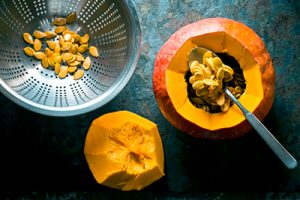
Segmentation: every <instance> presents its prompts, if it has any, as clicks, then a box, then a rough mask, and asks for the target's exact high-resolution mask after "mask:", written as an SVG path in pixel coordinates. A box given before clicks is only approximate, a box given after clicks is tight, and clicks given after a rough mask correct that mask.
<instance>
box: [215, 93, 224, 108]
mask: <svg viewBox="0 0 300 200" xmlns="http://www.w3.org/2000/svg"><path fill="white" fill-rule="evenodd" d="M216 103H217V104H218V105H219V106H222V105H223V104H224V103H225V95H224V93H222V94H221V95H220V96H219V98H218V99H217V100H216Z"/></svg>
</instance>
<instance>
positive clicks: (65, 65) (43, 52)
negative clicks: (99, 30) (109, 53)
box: [23, 13, 99, 80]
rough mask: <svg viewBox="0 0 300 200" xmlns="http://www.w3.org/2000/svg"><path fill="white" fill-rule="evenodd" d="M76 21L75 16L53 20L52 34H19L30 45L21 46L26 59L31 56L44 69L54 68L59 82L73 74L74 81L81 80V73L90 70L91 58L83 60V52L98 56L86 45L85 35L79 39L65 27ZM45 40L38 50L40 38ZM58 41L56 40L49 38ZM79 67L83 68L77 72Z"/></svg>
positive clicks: (94, 49) (40, 42)
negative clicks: (39, 62)
mask: <svg viewBox="0 0 300 200" xmlns="http://www.w3.org/2000/svg"><path fill="white" fill-rule="evenodd" d="M75 19H76V13H70V14H69V15H68V16H67V17H66V18H56V19H55V20H54V21H53V25H54V26H56V28H55V31H54V32H52V31H45V32H42V31H40V30H35V31H34V32H33V36H34V38H35V39H33V37H32V36H31V35H30V34H29V33H24V34H23V39H24V40H25V42H27V43H28V44H30V45H32V46H33V48H32V47H31V46H28V47H25V48H24V52H25V54H26V55H27V56H34V57H35V58H37V59H39V60H41V64H42V66H43V67H44V68H46V69H48V68H54V71H55V73H56V74H57V75H58V77H59V78H61V79H63V78H65V77H66V76H67V75H68V74H71V75H73V79H74V80H78V79H80V78H82V77H83V75H84V70H88V69H89V68H90V67H91V58H90V57H89V56H87V57H84V55H83V54H84V53H85V52H86V51H87V50H89V54H90V55H91V56H93V57H95V58H97V57H99V53H98V50H97V48H96V47H95V46H90V47H89V45H88V42H89V35H88V34H87V33H86V34H84V35H83V36H80V35H79V34H77V33H76V32H74V31H71V30H69V28H68V27H67V24H72V23H73V22H74V21H75ZM44 38H45V39H46V44H47V46H46V47H45V48H44V49H42V41H41V40H42V39H44ZM55 38H58V41H55V40H53V39H55ZM80 68H83V69H80Z"/></svg>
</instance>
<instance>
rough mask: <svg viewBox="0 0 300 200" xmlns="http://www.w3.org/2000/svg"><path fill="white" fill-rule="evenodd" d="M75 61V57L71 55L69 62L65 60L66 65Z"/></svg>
mask: <svg viewBox="0 0 300 200" xmlns="http://www.w3.org/2000/svg"><path fill="white" fill-rule="evenodd" d="M76 59H77V56H76V55H73V56H72V58H71V59H70V60H67V63H73V62H75V61H76Z"/></svg>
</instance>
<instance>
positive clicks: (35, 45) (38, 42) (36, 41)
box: [33, 39, 42, 51]
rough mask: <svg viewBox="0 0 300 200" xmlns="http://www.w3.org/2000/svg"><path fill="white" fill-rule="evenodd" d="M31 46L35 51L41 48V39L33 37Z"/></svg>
mask: <svg viewBox="0 0 300 200" xmlns="http://www.w3.org/2000/svg"><path fill="white" fill-rule="evenodd" d="M33 48H34V50H36V51H39V50H41V48H42V42H41V40H39V39H34V42H33Z"/></svg>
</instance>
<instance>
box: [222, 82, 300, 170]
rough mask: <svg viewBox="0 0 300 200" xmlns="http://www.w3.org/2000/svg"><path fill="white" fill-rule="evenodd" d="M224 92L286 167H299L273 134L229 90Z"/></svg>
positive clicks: (226, 89)
mask: <svg viewBox="0 0 300 200" xmlns="http://www.w3.org/2000/svg"><path fill="white" fill-rule="evenodd" d="M224 91H225V93H226V94H227V95H228V96H229V98H230V99H231V100H232V101H233V102H234V103H235V104H236V105H237V106H238V107H239V108H240V109H241V111H242V112H243V113H244V115H245V117H246V119H247V120H248V121H249V123H250V124H251V125H252V127H253V128H254V129H255V130H256V131H257V132H258V134H259V135H260V136H261V137H262V138H263V140H264V141H265V142H266V143H267V144H268V145H269V147H270V148H271V149H272V150H273V152H274V153H275V154H276V155H277V156H278V157H279V159H280V160H281V161H282V162H283V163H284V164H285V166H286V167H287V168H289V169H293V168H295V167H297V165H298V163H297V161H296V159H295V158H294V157H293V156H292V155H291V154H290V153H289V152H288V151H287V150H286V149H285V148H284V147H283V146H282V145H281V144H280V143H279V142H278V140H277V139H276V138H275V137H274V136H273V135H272V133H271V132H270V131H269V130H268V129H267V128H266V127H265V126H264V125H263V124H262V123H261V122H260V121H259V120H258V119H257V118H256V117H255V116H254V115H253V114H252V113H251V112H249V111H248V110H247V109H246V108H245V107H244V106H243V105H242V104H241V103H240V102H239V101H238V100H237V99H236V98H235V97H234V96H233V95H232V93H231V92H230V91H229V90H228V88H225V89H224Z"/></svg>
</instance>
